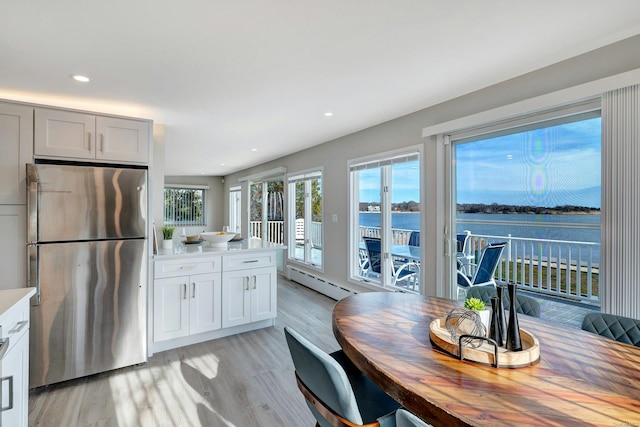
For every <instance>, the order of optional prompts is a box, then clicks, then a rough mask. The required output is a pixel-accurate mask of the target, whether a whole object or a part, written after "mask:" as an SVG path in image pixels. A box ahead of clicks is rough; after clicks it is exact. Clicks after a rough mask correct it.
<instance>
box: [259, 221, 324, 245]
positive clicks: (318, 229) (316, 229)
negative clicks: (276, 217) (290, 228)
mask: <svg viewBox="0 0 640 427" xmlns="http://www.w3.org/2000/svg"><path fill="white" fill-rule="evenodd" d="M249 236H250V237H260V238H261V237H262V221H251V222H249ZM310 238H311V245H312V247H314V248H322V223H321V222H312V223H311V235H310ZM267 241H269V242H272V243H279V244H286V242H285V237H284V221H267Z"/></svg>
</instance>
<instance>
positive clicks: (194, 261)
mask: <svg viewBox="0 0 640 427" xmlns="http://www.w3.org/2000/svg"><path fill="white" fill-rule="evenodd" d="M285 248H286V246H283V245H276V244H273V243H264V244H263V243H262V242H261V241H259V240H253V239H252V240H243V241H239V242H229V244H228V247H227V248H212V247H208V246H207V244H206V243H202V244H197V245H193V244H191V245H189V244H183V245H175V246H174V248H172V249H171V250H160V251H159V253H158V254H157V255H155V256H154V268H153V273H154V279H153V287H152V293H153V295H152V301H153V304H152V306H153V319H152V322H153V327H152V328H150V331H151V330H152V331H153V332H152V335H153V337H152V348H153V351H154V352H158V351H164V350H168V349H172V348H177V347H182V346H185V345H191V344H195V343H199V342H203V341H208V340H211V339H216V338H221V337H225V336H229V335H233V334H238V333H242V332H247V331H251V330H255V329H259V328H264V327H268V326H273V325H274V323H275V317H276V313H277V271H276V257H277V251H278V250H282V249H285Z"/></svg>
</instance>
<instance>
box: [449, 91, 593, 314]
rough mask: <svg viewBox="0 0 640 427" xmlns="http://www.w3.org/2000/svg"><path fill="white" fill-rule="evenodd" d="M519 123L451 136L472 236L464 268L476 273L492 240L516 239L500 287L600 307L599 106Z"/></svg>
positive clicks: (462, 214)
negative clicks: (595, 303)
mask: <svg viewBox="0 0 640 427" xmlns="http://www.w3.org/2000/svg"><path fill="white" fill-rule="evenodd" d="M580 110H583V111H580ZM541 116H542V117H541ZM554 116H555V117H554ZM518 120H519V122H518V123H515V125H514V124H513V123H508V122H507V123H503V124H501V125H496V126H495V127H494V128H493V129H485V132H481V133H480V134H478V135H473V136H468V137H465V135H463V134H460V135H452V136H451V141H452V146H453V156H454V157H453V158H454V165H455V168H454V171H453V177H452V181H453V182H455V185H454V187H453V188H454V197H453V199H452V200H453V203H454V206H453V207H452V211H453V212H454V215H453V216H454V218H453V221H454V227H452V229H454V230H456V232H457V233H458V234H467V233H470V238H469V244H468V245H467V246H466V248H465V249H464V251H463V252H459V253H458V255H457V256H456V258H454V259H453V263H455V266H454V268H455V269H457V270H458V271H462V272H463V273H464V274H465V275H467V276H472V275H473V270H474V266H473V264H474V263H477V261H478V260H479V257H480V255H481V254H482V250H483V248H484V247H485V246H486V245H487V244H488V243H490V242H498V241H502V242H508V245H507V246H506V247H505V250H504V252H503V256H502V258H503V261H502V262H501V263H500V264H499V265H498V269H497V270H496V273H495V279H496V280H497V281H498V282H515V283H517V284H518V285H519V287H521V288H525V289H527V290H530V291H532V292H537V293H544V294H548V295H556V296H562V297H563V298H566V297H569V298H572V299H575V300H582V301H585V302H587V301H588V302H593V301H595V300H597V299H598V298H599V289H598V288H599V280H598V276H599V274H598V271H599V265H600V206H601V200H600V197H601V196H600V194H601V117H600V109H599V103H598V102H590V103H587V104H585V105H576V106H572V107H571V110H569V111H567V110H565V109H557V110H554V111H548V112H545V113H541V114H539V115H535V116H532V117H527V118H523V119H518ZM467 263H468V264H469V266H466V265H465V264H467ZM456 274H457V273H456ZM454 280H455V279H454ZM455 286H456V284H455V283H452V287H455ZM454 295H455V293H454Z"/></svg>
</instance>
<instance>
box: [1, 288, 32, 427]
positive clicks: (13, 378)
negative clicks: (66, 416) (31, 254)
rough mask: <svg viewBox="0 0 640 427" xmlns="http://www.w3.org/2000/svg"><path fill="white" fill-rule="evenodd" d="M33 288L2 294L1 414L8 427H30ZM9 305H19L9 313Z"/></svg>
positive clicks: (11, 307) (11, 308)
mask: <svg viewBox="0 0 640 427" xmlns="http://www.w3.org/2000/svg"><path fill="white" fill-rule="evenodd" d="M34 293H35V290H34V289H33V288H20V289H10V290H4V291H0V326H1V327H2V337H0V338H1V339H2V340H3V346H5V345H6V346H7V347H6V348H5V349H4V351H5V353H4V356H3V357H2V361H1V363H2V375H0V377H1V380H0V387H1V388H2V391H1V392H0V396H1V397H2V398H1V399H0V400H1V402H0V403H1V411H0V417H1V419H2V423H0V424H1V425H2V426H3V427H4V426H11V427H26V426H27V425H28V413H29V297H31V295H33V294H34ZM7 301H15V304H13V305H10V306H9V307H8V308H7V309H6V310H4V309H3V308H2V307H3V306H4V307H5V308H6V307H7Z"/></svg>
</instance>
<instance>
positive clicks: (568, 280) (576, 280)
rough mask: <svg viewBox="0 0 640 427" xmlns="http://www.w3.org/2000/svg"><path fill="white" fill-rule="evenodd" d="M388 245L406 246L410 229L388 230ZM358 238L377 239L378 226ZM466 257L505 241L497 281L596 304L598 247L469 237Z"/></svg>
mask: <svg viewBox="0 0 640 427" xmlns="http://www.w3.org/2000/svg"><path fill="white" fill-rule="evenodd" d="M391 231H392V244H398V245H406V244H407V242H408V241H409V236H410V235H411V231H413V230H405V229H392V230H391ZM360 237H361V238H362V237H380V228H379V227H360ZM469 239H470V243H469V244H467V248H466V251H467V255H469V257H470V258H472V259H473V260H474V261H475V263H477V262H478V261H479V259H480V254H481V251H482V249H483V248H484V247H485V246H486V245H488V244H489V243H497V242H507V246H506V247H505V250H504V252H503V253H502V260H503V262H501V263H500V264H499V265H498V268H497V269H496V274H495V277H496V280H497V281H498V282H505V283H508V282H512V283H517V284H518V286H519V287H521V288H523V289H527V290H530V291H532V292H538V293H542V294H547V295H552V296H557V297H562V298H568V299H572V300H578V301H583V302H588V303H590V304H594V305H600V292H599V278H600V276H599V272H600V269H599V263H598V260H599V259H600V257H599V255H600V244H599V243H590V242H572V241H565V240H549V239H533V238H520V237H512V236H511V235H506V236H492V235H479V234H472V235H471V236H470V237H469Z"/></svg>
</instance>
